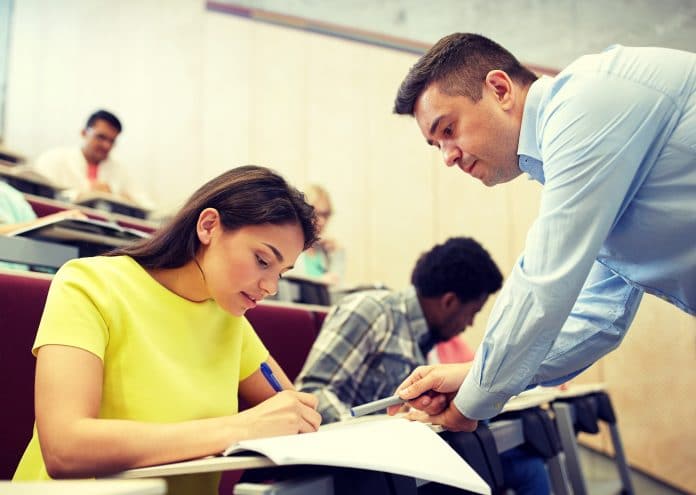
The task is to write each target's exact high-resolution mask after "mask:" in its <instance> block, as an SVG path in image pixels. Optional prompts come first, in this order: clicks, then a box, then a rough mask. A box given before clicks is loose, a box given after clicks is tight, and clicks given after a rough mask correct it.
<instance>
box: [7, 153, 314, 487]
mask: <svg viewBox="0 0 696 495" xmlns="http://www.w3.org/2000/svg"><path fill="white" fill-rule="evenodd" d="M240 212H243V213H240ZM315 239H316V234H315V231H314V216H313V210H312V208H311V206H310V205H308V204H307V203H305V201H304V198H303V196H302V194H301V193H300V192H298V191H297V190H296V189H294V188H292V187H291V186H289V185H288V184H287V183H286V182H285V181H284V180H283V178H282V177H280V176H279V175H277V174H276V173H274V172H272V171H270V170H268V169H265V168H262V167H255V166H246V167H240V168H236V169H232V170H230V171H228V172H226V173H224V174H222V175H220V176H219V177H217V178H215V179H213V180H211V181H210V182H208V183H207V184H205V185H204V186H202V187H201V188H200V189H198V191H196V192H195V193H194V194H193V195H192V196H191V198H190V199H189V200H188V201H187V203H186V204H185V205H184V207H183V208H182V210H181V211H179V213H178V214H177V215H176V216H175V217H174V219H173V220H172V221H171V222H170V223H169V224H168V225H166V226H164V227H162V228H161V229H159V230H158V231H156V232H155V233H154V234H153V235H152V237H150V238H148V239H143V240H142V241H139V242H137V243H135V244H132V245H129V246H126V247H123V248H120V249H117V250H116V251H114V252H112V253H110V254H109V255H107V256H99V257H94V258H82V259H78V260H72V261H70V262H68V263H66V264H65V265H64V266H63V267H62V268H61V269H60V270H59V271H58V273H57V274H56V276H55V278H54V280H53V282H52V284H51V288H50V291H49V295H48V299H47V302H46V307H45V310H44V314H43V317H42V319H41V324H40V326H39V330H38V333H37V336H36V341H35V343H34V348H33V352H34V354H35V355H36V357H37V367H36V391H35V396H36V428H35V431H34V436H33V438H32V439H31V442H30V444H29V446H28V448H27V450H26V452H25V454H24V456H23V458H22V460H21V461H20V464H19V466H18V468H17V471H16V473H15V478H14V479H15V480H37V479H47V478H48V477H49V476H51V477H54V478H89V477H94V476H98V475H105V474H109V473H113V472H116V471H120V470H124V469H129V468H135V467H140V466H147V465H153V464H161V463H168V462H174V461H181V460H185V459H192V458H196V457H203V456H206V455H214V454H216V453H219V452H222V451H223V450H224V449H225V448H226V447H227V446H229V445H230V444H232V443H234V442H236V441H239V440H243V439H246V438H255V437H265V436H274V435H284V434H285V435H286V434H294V433H299V432H309V431H315V430H316V429H317V428H318V425H319V423H320V421H321V417H320V415H319V414H318V413H317V412H316V411H315V407H316V399H315V398H314V397H313V396H312V395H310V394H305V393H299V392H295V391H294V389H293V387H292V383H291V382H290V381H289V380H288V378H287V376H286V375H285V373H283V371H282V370H281V369H280V368H279V366H278V364H277V363H276V362H275V360H274V359H273V358H272V357H271V356H269V354H268V351H267V350H266V349H265V347H264V346H263V344H262V343H261V341H260V340H259V338H258V337H257V336H256V334H255V333H254V331H253V329H252V328H251V326H250V325H249V322H248V321H247V320H246V319H245V318H244V313H245V312H246V311H247V310H248V309H251V308H253V307H255V306H256V304H257V303H258V302H259V301H261V300H262V299H263V298H264V297H266V296H268V295H271V294H274V293H275V292H276V290H277V284H278V279H279V277H280V275H282V274H283V273H284V272H285V271H286V270H288V269H289V268H290V267H291V266H292V265H293V263H294V261H295V260H296V259H297V257H298V255H299V254H300V252H301V251H302V250H303V249H305V248H307V247H308V246H309V245H311V244H312V243H313V242H314V240H315ZM264 361H266V362H268V363H269V364H270V366H271V368H272V369H273V371H274V372H275V374H276V375H277V377H278V379H279V381H280V382H281V384H282V386H283V387H284V388H285V389H286V390H284V391H282V392H279V393H275V391H274V389H273V388H272V387H271V385H270V384H269V383H268V382H267V381H266V379H265V378H264V376H263V374H262V373H261V371H260V370H259V366H260V364H261V363H262V362H264ZM238 394H239V396H241V397H243V398H244V399H245V400H246V401H247V402H248V403H249V404H251V405H252V406H253V407H251V408H250V409H248V410H246V411H244V412H242V413H238V412H237V396H238ZM218 478H219V476H218V475H216V474H214V473H205V474H197V475H190V476H188V475H186V476H176V477H174V478H172V479H171V480H170V485H169V491H168V493H170V494H178V493H197V494H210V495H212V494H216V493H217V482H218Z"/></svg>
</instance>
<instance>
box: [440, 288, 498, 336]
mask: <svg viewBox="0 0 696 495" xmlns="http://www.w3.org/2000/svg"><path fill="white" fill-rule="evenodd" d="M487 300H488V295H487V294H486V295H483V296H481V297H480V298H478V299H473V300H471V301H467V302H461V301H460V300H459V299H458V298H456V297H455V299H454V300H453V302H451V303H450V304H448V305H447V307H446V308H441V309H440V311H441V314H440V318H438V320H439V323H438V324H437V325H434V326H433V328H431V332H433V333H434V334H435V336H436V338H437V340H438V341H441V342H444V341H446V340H449V339H451V338H452V337H454V336H456V335H459V334H460V333H461V332H463V331H464V330H466V329H467V328H468V327H470V326H471V325H473V324H474V318H476V314H477V313H478V312H479V311H481V308H483V305H484V304H486V301H487Z"/></svg>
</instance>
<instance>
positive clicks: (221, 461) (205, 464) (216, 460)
mask: <svg viewBox="0 0 696 495" xmlns="http://www.w3.org/2000/svg"><path fill="white" fill-rule="evenodd" d="M270 466H275V464H274V463H273V461H271V460H270V459H269V458H267V457H264V456H262V455H237V456H228V457H204V458H203V459H194V460H192V461H182V462H172V463H171V464H160V465H159V466H150V467H144V468H137V469H129V470H127V471H123V472H122V473H118V474H115V475H113V476H111V478H125V479H133V478H152V477H160V476H174V475H177V474H191V473H210V472H216V471H234V470H237V469H254V468H262V467H270Z"/></svg>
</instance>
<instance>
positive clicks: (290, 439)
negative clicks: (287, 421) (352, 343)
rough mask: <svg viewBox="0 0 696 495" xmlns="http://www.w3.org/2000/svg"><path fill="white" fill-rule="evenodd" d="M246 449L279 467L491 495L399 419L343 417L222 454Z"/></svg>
mask: <svg viewBox="0 0 696 495" xmlns="http://www.w3.org/2000/svg"><path fill="white" fill-rule="evenodd" d="M248 450H251V451H254V452H258V453H260V454H263V455H265V456H266V457H268V458H269V459H271V460H272V461H273V462H274V463H276V464H278V465H281V466H282V465H287V464H316V465H324V466H339V467H351V468H359V469H369V470H373V471H382V472H387V473H393V474H401V475H405V476H412V477H415V478H420V479H424V480H429V481H436V482H438V483H443V484H446V485H451V486H455V487H458V488H462V489H464V490H469V491H472V492H475V493H482V494H490V493H491V490H490V488H489V487H488V485H487V484H486V483H485V481H483V479H482V478H481V477H480V476H479V475H478V474H477V473H476V472H475V471H474V470H473V469H472V468H471V466H469V464H467V463H466V461H464V460H463V459H462V458H461V457H460V456H459V454H457V453H456V452H455V451H454V450H453V449H452V448H451V447H450V446H449V445H448V444H447V442H445V441H444V440H443V439H442V438H440V436H439V435H438V434H437V433H435V432H434V431H432V430H431V429H430V427H429V426H428V425H426V424H424V423H418V422H412V421H408V420H406V419H402V418H393V417H388V416H387V417H380V418H378V419H374V420H371V421H360V420H355V421H345V422H341V423H334V424H330V425H326V426H324V427H321V428H319V431H317V432H316V433H305V434H302V435H286V436H280V437H271V438H259V439H254V440H245V441H242V442H239V443H237V444H234V445H232V446H230V447H229V448H228V449H227V450H225V452H224V453H223V455H230V454H234V453H237V452H243V451H248Z"/></svg>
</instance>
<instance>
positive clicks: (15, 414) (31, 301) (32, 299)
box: [0, 271, 325, 493]
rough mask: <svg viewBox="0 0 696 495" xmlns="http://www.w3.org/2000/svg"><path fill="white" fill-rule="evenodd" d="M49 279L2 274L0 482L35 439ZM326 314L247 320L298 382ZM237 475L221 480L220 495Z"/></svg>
mask: <svg viewBox="0 0 696 495" xmlns="http://www.w3.org/2000/svg"><path fill="white" fill-rule="evenodd" d="M49 285H50V277H48V276H40V275H32V274H27V273H23V272H9V271H0V331H1V332H2V341H1V343H0V373H1V375H0V376H2V377H3V378H2V379H3V381H2V384H3V386H2V387H0V404H2V407H0V411H1V412H0V479H9V478H11V477H12V475H13V474H14V470H15V469H16V467H17V463H18V462H19V459H20V458H21V456H22V454H23V452H24V449H25V448H26V446H27V443H28V442H29V440H30V438H31V432H32V427H33V424H34V370H35V365H36V360H35V359H34V356H32V354H31V347H32V344H33V342H34V337H35V335H36V330H37V329H38V326H39V322H40V320H41V314H42V312H43V307H44V304H45V302H46V296H47V294H48V288H49ZM324 316H325V313H324V312H322V311H316V310H310V309H304V308H302V307H299V306H283V305H272V304H262V305H259V306H258V307H256V308H255V309H253V310H251V311H249V312H248V313H247V317H248V318H249V321H250V322H251V324H252V326H253V327H254V328H255V329H256V332H257V333H258V335H259V336H260V337H261V340H263V342H264V344H265V345H266V347H268V349H269V351H270V353H271V354H272V355H273V357H274V358H275V359H276V360H277V361H278V363H279V364H280V366H281V367H282V368H283V369H284V370H285V372H286V373H287V375H288V376H289V377H290V379H291V380H294V379H295V377H296V376H297V374H298V373H299V372H300V370H301V369H302V366H303V364H304V362H305V359H306V358H307V355H308V354H309V351H310V349H311V347H312V344H313V343H314V339H315V338H316V336H317V335H318V333H319V328H320V326H321V322H322V321H323V319H324V318H323V317H324ZM238 476H239V473H238V472H237V473H235V472H231V473H227V474H226V475H225V476H224V477H223V483H222V485H221V493H230V492H229V491H227V492H225V491H224V489H225V488H227V489H229V487H231V486H232V485H233V484H234V482H235V481H236V479H237V478H238Z"/></svg>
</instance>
